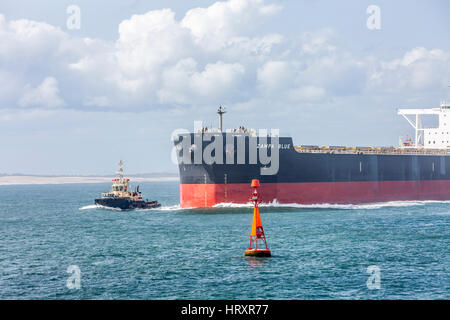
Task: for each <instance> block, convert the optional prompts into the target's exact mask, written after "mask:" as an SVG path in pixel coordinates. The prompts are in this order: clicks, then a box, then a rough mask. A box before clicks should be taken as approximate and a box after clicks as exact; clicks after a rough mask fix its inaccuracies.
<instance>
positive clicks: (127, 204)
mask: <svg viewBox="0 0 450 320" xmlns="http://www.w3.org/2000/svg"><path fill="white" fill-rule="evenodd" d="M95 204H98V205H101V206H105V207H110V208H119V209H122V210H131V209H151V208H158V207H160V206H161V204H160V203H159V202H158V201H148V200H147V201H146V200H143V199H142V193H141V192H139V186H137V187H136V190H135V191H130V179H127V178H124V177H123V162H122V160H120V162H119V176H118V178H116V179H114V180H113V185H112V188H111V191H109V192H107V193H103V194H102V196H101V197H100V198H97V199H95Z"/></svg>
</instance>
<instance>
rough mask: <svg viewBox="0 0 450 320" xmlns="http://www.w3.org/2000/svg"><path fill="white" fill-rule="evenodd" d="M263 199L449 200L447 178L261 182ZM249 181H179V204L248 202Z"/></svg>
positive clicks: (344, 201) (336, 201)
mask: <svg viewBox="0 0 450 320" xmlns="http://www.w3.org/2000/svg"><path fill="white" fill-rule="evenodd" d="M260 192H261V196H262V199H263V202H265V203H268V202H273V201H275V200H276V201H278V202H279V203H298V204H320V203H330V204H359V203H373V202H385V201H400V200H450V180H420V181H419V180H415V181H364V182H313V183H262V184H261V187H260ZM250 193H251V190H250V183H237V184H181V185H180V203H181V207H182V208H197V207H212V206H214V205H216V204H219V203H230V202H231V203H248V202H249V197H250Z"/></svg>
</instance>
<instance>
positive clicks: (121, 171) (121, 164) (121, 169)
mask: <svg viewBox="0 0 450 320" xmlns="http://www.w3.org/2000/svg"><path fill="white" fill-rule="evenodd" d="M119 178H120V181H121V182H122V180H123V161H122V160H120V161H119Z"/></svg>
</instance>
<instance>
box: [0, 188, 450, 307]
mask: <svg viewBox="0 0 450 320" xmlns="http://www.w3.org/2000/svg"><path fill="white" fill-rule="evenodd" d="M109 188H110V185H109V184H103V183H99V184H70V185H69V184H66V185H23V186H0V299H449V298H450V273H449V272H450V268H449V266H450V252H449V251H450V250H449V248H450V202H439V201H414V202H389V203H378V204H368V205H310V206H301V205H294V204H293V205H278V204H276V203H273V204H269V205H263V206H262V208H261V218H262V222H263V225H264V230H265V233H266V237H267V242H268V246H269V248H270V249H271V251H272V255H273V256H272V257H271V258H250V257H244V255H243V253H244V251H245V250H246V249H247V247H248V244H249V236H250V227H251V222H252V208H251V206H250V205H236V204H223V205H220V206H218V207H215V208H210V209H190V210H182V209H180V208H179V205H178V204H179V185H178V183H177V182H152V183H150V182H147V183H141V184H140V189H141V191H142V192H143V194H144V198H149V199H156V200H158V201H160V202H161V203H162V205H163V206H162V208H160V209H151V210H135V211H117V210H108V209H105V208H98V207H96V206H94V205H93V199H94V198H95V197H97V196H99V195H100V194H101V193H102V192H105V191H107V190H109ZM249 195H250V188H249ZM263 196H264V195H263ZM74 268H75V269H76V270H78V271H79V273H78V271H77V272H75V273H71V272H73V271H72V270H74ZM68 270H69V271H70V272H68ZM74 276H75V277H76V278H77V279H79V282H78V284H79V285H78V286H74V284H76V283H77V282H76V281H75V282H74V281H72V280H73V279H74V278H73V277H74Z"/></svg>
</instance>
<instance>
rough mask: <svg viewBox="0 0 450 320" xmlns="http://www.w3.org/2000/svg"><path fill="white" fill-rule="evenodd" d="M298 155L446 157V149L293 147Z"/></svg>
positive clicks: (449, 152) (447, 151) (448, 152)
mask: <svg viewBox="0 0 450 320" xmlns="http://www.w3.org/2000/svg"><path fill="white" fill-rule="evenodd" d="M294 149H295V151H297V152H299V153H331V154H393V155H396V154H398V155H407V154H410V155H411V154H412V155H414V154H417V155H448V154H450V151H449V150H447V149H416V148H394V147H342V146H324V147H319V146H294Z"/></svg>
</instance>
